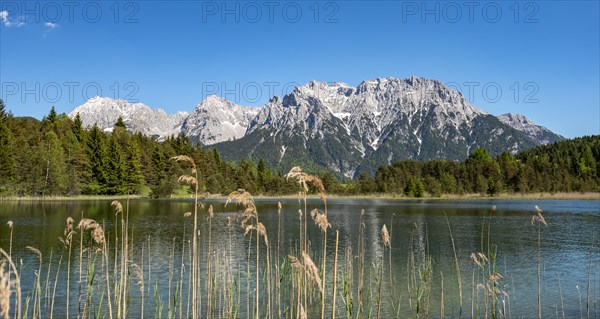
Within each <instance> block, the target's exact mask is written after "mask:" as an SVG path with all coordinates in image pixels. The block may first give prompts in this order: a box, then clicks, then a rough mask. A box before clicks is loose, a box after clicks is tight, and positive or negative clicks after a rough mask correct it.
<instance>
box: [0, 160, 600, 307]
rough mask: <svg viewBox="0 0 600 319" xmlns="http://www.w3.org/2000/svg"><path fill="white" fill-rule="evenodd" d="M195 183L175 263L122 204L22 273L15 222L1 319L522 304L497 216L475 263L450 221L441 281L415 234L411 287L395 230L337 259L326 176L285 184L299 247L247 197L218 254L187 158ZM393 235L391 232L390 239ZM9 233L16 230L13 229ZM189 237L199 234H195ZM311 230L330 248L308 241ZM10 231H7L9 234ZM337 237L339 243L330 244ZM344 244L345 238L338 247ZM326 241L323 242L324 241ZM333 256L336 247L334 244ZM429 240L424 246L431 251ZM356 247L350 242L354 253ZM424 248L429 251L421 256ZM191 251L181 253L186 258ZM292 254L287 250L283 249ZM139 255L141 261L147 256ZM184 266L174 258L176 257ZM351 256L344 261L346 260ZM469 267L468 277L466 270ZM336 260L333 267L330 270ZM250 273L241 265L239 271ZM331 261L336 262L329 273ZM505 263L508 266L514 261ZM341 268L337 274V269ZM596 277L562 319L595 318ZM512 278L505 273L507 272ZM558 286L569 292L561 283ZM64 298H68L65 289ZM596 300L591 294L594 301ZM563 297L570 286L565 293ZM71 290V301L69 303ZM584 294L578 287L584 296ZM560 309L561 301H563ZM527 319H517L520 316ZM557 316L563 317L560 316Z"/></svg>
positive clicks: (297, 172)
mask: <svg viewBox="0 0 600 319" xmlns="http://www.w3.org/2000/svg"><path fill="white" fill-rule="evenodd" d="M173 161H176V162H178V163H181V164H182V167H185V171H186V173H187V174H183V175H181V176H180V177H179V178H178V180H179V181H180V182H181V183H186V184H188V185H190V186H191V187H192V189H193V190H194V194H195V195H194V198H195V202H194V204H193V207H191V210H190V211H189V212H186V213H185V214H184V216H185V217H186V218H188V221H189V222H186V223H184V224H183V225H182V228H181V236H178V237H177V238H174V240H173V246H172V249H171V250H170V251H162V252H160V253H159V254H158V255H157V254H152V253H151V252H152V249H151V245H152V243H153V241H152V238H147V239H146V238H142V239H139V238H137V239H136V240H135V241H134V231H133V229H134V228H135V225H131V224H130V223H129V212H128V206H127V205H125V206H123V205H122V204H121V202H119V201H113V203H112V205H113V207H114V209H115V218H114V224H112V227H110V228H107V226H106V224H107V223H109V222H111V221H107V220H103V221H96V220H92V219H88V218H85V217H84V216H81V218H80V219H79V221H76V220H75V219H73V218H72V217H68V218H67V219H66V224H65V229H64V232H63V234H62V236H61V237H60V238H59V241H60V243H61V244H62V245H61V246H62V248H61V249H60V251H50V252H47V251H45V252H42V251H40V250H39V249H37V248H36V247H29V246H28V247H26V249H27V250H28V251H29V253H30V254H31V255H32V256H36V262H35V263H33V264H31V263H28V264H26V265H25V267H24V266H23V264H22V263H21V264H19V263H17V262H16V260H17V258H18V259H21V260H22V258H23V255H24V252H23V251H19V252H18V256H19V257H17V255H16V254H17V252H16V251H13V243H12V238H13V236H14V235H15V234H13V229H18V227H14V226H15V225H13V223H12V222H11V221H9V222H8V225H7V227H8V231H10V236H9V241H8V242H2V243H1V245H0V254H1V256H0V292H2V294H0V304H1V305H2V307H1V308H0V309H1V311H0V317H5V318H12V317H13V316H14V317H17V318H21V317H28V318H42V317H50V318H52V317H53V315H57V316H59V315H60V316H63V315H66V316H67V317H75V316H77V317H80V318H88V317H96V318H99V317H104V318H124V317H127V316H129V317H141V318H143V317H155V318H162V317H168V318H213V317H214V318H238V317H248V318H250V317H252V318H335V317H345V318H363V317H369V318H375V317H377V318H380V317H386V318H388V317H416V318H420V317H424V318H427V317H455V318H458V317H465V318H467V317H470V318H510V317H512V316H513V313H512V312H511V305H512V304H513V303H514V300H513V299H512V297H511V296H512V293H511V290H510V284H509V282H508V281H507V279H506V278H505V276H504V274H503V273H501V269H502V267H501V266H500V265H499V264H498V263H499V261H500V260H502V257H501V256H498V247H497V246H496V244H495V243H494V242H492V241H491V233H492V229H491V219H492V217H493V211H494V210H495V207H491V208H490V211H489V214H488V216H484V217H483V219H482V225H481V246H480V247H478V248H477V250H476V251H472V252H462V253H461V247H458V246H457V245H456V244H455V240H454V236H453V231H452V228H453V225H452V224H451V223H450V221H449V220H448V219H446V221H447V225H448V241H449V242H450V243H451V247H452V255H453V258H452V259H451V262H452V263H453V267H451V270H450V271H449V272H443V271H439V270H438V269H437V268H436V266H435V260H434V257H433V255H432V254H430V253H429V249H428V248H427V245H428V244H427V243H428V240H427V236H425V238H424V239H423V238H417V237H418V236H417V234H419V233H423V232H424V233H425V234H426V233H427V229H426V228H425V229H420V228H419V226H417V225H415V226H414V228H413V229H412V232H411V235H410V238H411V244H410V245H409V246H408V247H403V248H407V249H406V251H402V252H401V254H402V256H403V257H402V259H403V261H404V262H406V272H407V273H406V275H405V276H403V278H404V280H402V281H400V278H399V277H398V276H397V273H396V272H394V271H393V269H392V268H393V267H394V265H395V264H394V263H392V259H391V258H392V249H393V247H392V245H393V244H392V243H393V242H394V241H393V237H392V236H393V233H392V230H393V229H394V219H393V216H392V219H391V220H390V221H389V223H387V222H386V223H384V224H383V225H382V226H381V228H380V229H381V231H380V236H378V238H377V242H376V243H367V239H366V236H365V231H366V227H365V224H364V222H363V217H364V211H363V212H362V213H361V214H360V217H359V218H360V223H359V225H360V226H359V229H360V230H359V232H358V233H357V234H351V235H350V236H356V237H357V239H358V240H357V241H356V243H357V245H349V246H346V251H343V252H342V251H339V248H338V247H339V243H340V240H341V241H347V240H349V238H340V234H339V232H338V230H337V226H336V225H332V224H330V222H329V220H328V215H327V197H326V195H325V189H324V185H323V182H322V180H321V179H320V178H319V177H318V176H313V175H309V174H306V173H304V172H303V171H302V170H301V169H299V168H297V167H296V168H294V169H292V170H291V171H290V172H289V173H288V174H286V176H285V178H286V179H288V180H289V181H290V182H294V183H295V185H296V187H297V190H298V187H299V191H300V192H299V201H300V202H301V203H303V206H304V208H303V209H300V210H299V211H298V212H297V215H298V228H297V236H295V238H296V239H297V240H295V241H294V242H295V244H294V245H287V246H286V245H281V244H282V243H284V242H285V241H287V240H288V238H282V237H281V214H283V213H288V214H289V212H284V209H283V207H282V206H281V204H279V206H278V218H279V223H278V226H277V229H266V227H265V226H264V225H263V223H262V222H261V218H260V216H261V215H260V213H259V212H258V210H257V208H256V205H255V202H254V199H253V197H252V196H251V195H250V193H248V192H247V191H245V190H242V189H240V190H237V191H234V192H232V193H230V194H229V196H228V198H227V204H229V205H236V207H237V209H238V210H239V214H238V217H237V219H232V218H230V217H228V218H227V225H228V227H227V229H228V238H229V240H228V243H221V245H219V244H218V243H214V242H213V237H212V231H213V225H214V224H215V223H216V222H218V221H219V218H222V217H219V216H218V215H217V214H214V212H213V208H212V206H208V207H206V206H204V205H202V203H200V202H199V201H198V192H197V191H196V190H197V187H196V186H197V185H199V180H198V178H199V175H198V172H199V170H198V167H197V165H196V163H195V161H194V160H193V159H192V158H191V157H188V156H176V157H174V158H173ZM310 188H316V189H317V192H318V194H319V196H320V197H321V201H322V203H321V204H318V205H317V206H318V207H317V208H314V209H313V208H312V207H308V205H307V202H306V198H307V192H308V191H309V189H310ZM546 225H547V222H546V220H545V219H544V216H543V215H542V210H541V209H540V208H538V207H537V206H536V207H535V210H533V211H532V218H531V226H530V227H534V228H535V229H536V232H537V241H535V242H532V243H531V245H532V247H535V249H536V251H537V256H536V258H537V264H538V271H537V274H536V276H537V278H538V286H537V291H536V287H531V292H530V293H531V294H537V296H538V304H537V309H538V310H537V311H538V317H539V318H542V317H548V316H549V315H551V314H550V313H547V312H543V311H544V309H548V306H545V307H544V300H543V299H542V294H541V285H542V283H541V278H542V276H543V271H542V267H541V266H542V259H541V241H542V239H543V234H544V230H545V227H546ZM388 226H389V227H388ZM3 227H6V226H3ZM190 228H191V229H190ZM309 229H316V230H318V232H317V233H320V236H318V235H317V236H316V237H309V235H308V234H309V233H314V232H313V231H311V232H309V231H308V230H309ZM3 231H5V230H3ZM241 233H243V236H244V238H245V240H244V242H243V243H242V245H243V246H242V247H245V248H244V250H245V252H242V253H241V255H242V256H244V255H246V256H247V258H242V259H241V260H240V259H239V255H238V256H236V257H237V258H238V259H237V260H234V259H232V255H231V254H232V249H231V247H232V245H235V243H233V239H232V238H234V237H233V236H232V234H241ZM328 234H329V235H328ZM333 234H335V236H332V235H333ZM319 237H320V238H319ZM330 240H331V241H333V242H334V244H333V245H332V244H331V243H329V244H328V241H330ZM423 240H424V242H423ZM351 242H352V241H351ZM423 243H424V244H425V247H424V250H420V249H419V247H420V245H422V244H423ZM373 244H375V245H379V246H380V252H379V253H375V254H374V255H373V257H372V258H371V259H370V260H369V259H366V258H365V256H366V254H367V250H369V249H372V247H373ZM177 246H178V247H180V248H181V249H180V250H179V249H176V247H177ZM281 246H283V247H289V248H287V249H281ZM140 247H141V249H140ZM176 250H177V251H180V252H181V254H176V253H175V251H176ZM341 256H343V257H341ZM466 258H470V267H468V268H467V269H464V268H461V265H464V261H465V259H466ZM157 259H158V260H162V262H161V263H160V264H162V265H168V266H166V267H167V268H168V270H167V269H161V270H159V272H160V271H162V272H168V279H164V277H163V279H162V280H159V279H156V278H157V274H156V272H157V270H155V269H152V268H151V267H152V266H151V265H152V264H153V263H154V261H156V260H157ZM331 260H333V264H332V263H331ZM240 261H241V262H242V264H240ZM328 261H330V262H329V263H328ZM505 262H506V261H505ZM331 265H333V266H331ZM593 267H595V265H594V263H593V261H592V255H590V264H589V269H590V272H589V275H588V282H587V287H584V286H583V285H582V287H581V291H582V294H581V295H580V304H579V305H564V304H563V303H562V302H561V304H560V305H552V306H553V307H554V308H553V309H555V310H556V316H557V317H561V316H559V313H561V312H562V317H563V318H564V317H565V315H564V314H565V307H567V308H568V309H570V310H571V312H572V310H573V309H579V313H578V314H579V315H580V316H581V317H585V316H586V315H587V317H590V314H591V315H594V314H595V313H596V310H595V308H594V305H595V304H596V303H597V300H596V298H597V297H596V296H595V294H593V293H590V287H591V285H592V284H591V279H590V277H591V275H592V274H593V273H594V271H595V270H594V269H593ZM505 268H506V267H504V269H505ZM23 278H33V281H34V282H33V285H30V286H27V287H24V286H22V285H21V283H22V279H23ZM559 285H560V283H559ZM57 287H58V289H57ZM586 288H587V294H586V293H585V291H586V290H585V289H586ZM559 289H561V288H560V286H559ZM65 290H66V291H65ZM578 291H579V287H578ZM561 300H562V292H561ZM514 315H515V316H517V317H519V314H514ZM552 315H554V313H552Z"/></svg>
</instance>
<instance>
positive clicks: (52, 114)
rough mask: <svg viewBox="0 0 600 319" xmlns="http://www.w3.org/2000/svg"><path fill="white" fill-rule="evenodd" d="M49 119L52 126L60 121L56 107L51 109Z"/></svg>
mask: <svg viewBox="0 0 600 319" xmlns="http://www.w3.org/2000/svg"><path fill="white" fill-rule="evenodd" d="M47 119H48V121H49V122H50V123H52V124H54V123H56V121H57V119H58V115H57V114H56V110H55V109H54V105H53V106H52V108H50V113H49V114H48V117H47Z"/></svg>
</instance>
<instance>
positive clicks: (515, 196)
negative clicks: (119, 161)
mask: <svg viewBox="0 0 600 319" xmlns="http://www.w3.org/2000/svg"><path fill="white" fill-rule="evenodd" d="M296 197H297V194H290V195H258V196H255V197H254V198H257V199H265V198H273V199H279V198H296ZM127 198H130V199H133V198H148V197H139V196H135V195H77V196H5V197H2V196H0V201H80V200H115V199H116V200H125V199H127ZM168 198H171V199H186V198H188V199H193V198H194V195H191V194H190V195H171V196H170V197H168ZM204 198H211V199H226V198H227V196H224V195H222V194H210V195H206V196H205V197H204ZM307 198H319V195H318V194H309V195H307ZM328 198H352V199H398V200H423V199H427V200H465V199H472V200H489V199H504V200H519V199H522V200H544V199H546V200H547V199H553V200H600V193H595V192H585V193H581V192H570V193H565V192H559V193H522V194H521V193H501V194H499V195H496V196H489V195H481V194H475V193H473V194H460V195H459V194H444V195H442V196H438V197H434V196H429V195H427V194H426V195H425V196H424V197H420V198H417V197H409V196H405V195H397V194H364V195H353V196H350V195H335V194H334V195H328Z"/></svg>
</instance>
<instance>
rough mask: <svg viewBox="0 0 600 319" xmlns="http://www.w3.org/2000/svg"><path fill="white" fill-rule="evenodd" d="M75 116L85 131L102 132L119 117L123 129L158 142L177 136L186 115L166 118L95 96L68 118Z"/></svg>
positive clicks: (158, 111) (145, 108) (153, 111)
mask: <svg viewBox="0 0 600 319" xmlns="http://www.w3.org/2000/svg"><path fill="white" fill-rule="evenodd" d="M77 114H79V116H80V118H81V121H82V123H83V125H84V126H85V127H91V126H93V125H94V124H96V125H98V127H100V128H101V129H103V130H108V129H112V127H113V125H114V124H115V123H116V122H117V119H118V118H119V117H122V118H123V121H124V122H125V125H126V126H127V129H129V130H130V131H132V132H136V133H137V132H140V133H142V134H145V135H148V136H154V137H156V138H158V139H162V138H165V137H167V136H170V135H177V134H179V129H180V124H181V121H183V119H184V118H185V117H187V115H188V114H187V113H185V112H178V113H176V114H173V115H169V114H167V113H166V112H165V111H163V110H162V109H160V108H155V109H152V108H150V107H148V106H147V105H145V104H142V103H130V102H128V101H126V100H123V99H112V98H109V97H100V96H95V97H93V98H91V99H89V100H88V101H87V102H85V103H84V104H82V105H80V106H78V107H77V108H75V109H74V110H73V111H72V112H71V113H70V114H69V117H71V118H74V117H75V116H76V115H77Z"/></svg>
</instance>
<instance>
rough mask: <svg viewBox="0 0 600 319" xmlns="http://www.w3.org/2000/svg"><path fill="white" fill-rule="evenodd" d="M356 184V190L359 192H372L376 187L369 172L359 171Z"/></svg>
mask: <svg viewBox="0 0 600 319" xmlns="http://www.w3.org/2000/svg"><path fill="white" fill-rule="evenodd" d="M357 186H358V192H359V193H361V194H370V193H373V192H374V191H375V189H376V188H377V185H376V184H375V182H374V181H373V179H372V178H371V176H369V174H367V173H365V172H362V173H360V175H359V177H358V184H357Z"/></svg>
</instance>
